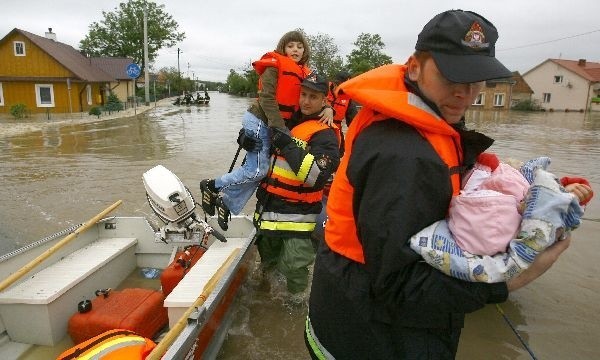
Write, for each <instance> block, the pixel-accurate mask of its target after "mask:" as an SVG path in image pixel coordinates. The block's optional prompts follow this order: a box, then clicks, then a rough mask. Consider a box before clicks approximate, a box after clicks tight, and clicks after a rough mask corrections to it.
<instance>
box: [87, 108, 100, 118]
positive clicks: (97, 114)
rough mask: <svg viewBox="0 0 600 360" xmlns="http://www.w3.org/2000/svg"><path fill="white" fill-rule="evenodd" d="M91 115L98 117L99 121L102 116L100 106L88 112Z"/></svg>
mask: <svg viewBox="0 0 600 360" xmlns="http://www.w3.org/2000/svg"><path fill="white" fill-rule="evenodd" d="M88 114H89V115H96V116H97V117H98V119H100V115H102V109H101V108H100V107H99V106H94V107H92V108H91V109H90V111H89V112H88Z"/></svg>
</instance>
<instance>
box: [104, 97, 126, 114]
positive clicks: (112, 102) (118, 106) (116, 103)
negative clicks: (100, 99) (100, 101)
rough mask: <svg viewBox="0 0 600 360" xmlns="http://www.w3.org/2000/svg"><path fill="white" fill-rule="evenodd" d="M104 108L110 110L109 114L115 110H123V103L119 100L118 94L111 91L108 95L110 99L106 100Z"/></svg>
mask: <svg viewBox="0 0 600 360" xmlns="http://www.w3.org/2000/svg"><path fill="white" fill-rule="evenodd" d="M104 110H106V111H108V113H109V114H110V113H111V112H113V111H121V110H123V103H121V100H119V98H118V97H117V95H115V94H113V93H110V95H108V99H107V100H106V105H105V106H104Z"/></svg>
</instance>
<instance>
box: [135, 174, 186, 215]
mask: <svg viewBox="0 0 600 360" xmlns="http://www.w3.org/2000/svg"><path fill="white" fill-rule="evenodd" d="M142 179H143V181H144V187H145V188H146V194H147V196H148V202H149V203H150V207H151V208H152V210H153V211H154V212H155V213H156V215H157V216H158V217H159V218H160V219H161V220H163V221H164V222H165V223H176V224H184V223H185V222H186V220H188V219H189V218H190V217H192V215H193V214H194V209H195V208H196V203H195V201H194V198H193V197H192V194H191V193H190V192H189V190H188V189H187V188H186V187H185V185H183V183H182V182H181V180H179V178H178V177H177V176H176V175H175V174H173V173H172V172H171V171H170V170H168V169H167V168H165V167H164V166H162V165H157V166H155V167H153V168H152V169H150V170H148V171H146V172H145V173H144V174H143V176H142Z"/></svg>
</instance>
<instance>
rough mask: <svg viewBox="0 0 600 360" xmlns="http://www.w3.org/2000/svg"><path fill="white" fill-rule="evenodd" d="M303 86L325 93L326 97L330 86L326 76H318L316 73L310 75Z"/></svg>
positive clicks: (303, 82)
mask: <svg viewBox="0 0 600 360" xmlns="http://www.w3.org/2000/svg"><path fill="white" fill-rule="evenodd" d="M301 85H302V86H305V87H307V88H309V89H313V90H315V91H318V92H320V93H323V94H325V95H327V92H328V90H329V84H328V82H327V79H326V78H325V77H324V76H322V75H320V74H317V73H316V72H312V73H310V74H309V75H308V76H307V77H306V79H304V80H303V81H302V84H301Z"/></svg>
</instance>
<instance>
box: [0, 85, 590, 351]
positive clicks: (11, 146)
mask: <svg viewBox="0 0 600 360" xmlns="http://www.w3.org/2000/svg"><path fill="white" fill-rule="evenodd" d="M248 103H249V99H245V98H236V97H230V96H228V95H224V94H217V93H215V94H211V103H210V105H209V106H189V107H175V106H164V107H157V108H156V109H155V110H153V111H151V112H149V113H147V114H144V115H143V116H138V117H132V118H126V119H116V120H107V121H102V122H97V123H91V124H83V125H68V126H51V125H48V126H46V127H45V128H44V130H43V131H38V132H33V133H29V134H26V135H20V136H14V137H9V138H1V137H0V150H1V151H0V164H1V166H0V185H1V186H2V190H3V191H2V193H1V195H0V240H1V241H0V251H1V252H2V253H4V252H7V251H9V250H12V249H13V248H15V247H17V246H22V245H24V244H27V243H30V242H32V241H35V240H37V239H39V238H42V237H44V236H46V235H49V234H52V233H54V232H57V231H59V230H62V229H64V228H66V227H68V226H71V225H74V224H78V223H81V222H83V221H85V220H87V219H88V218H90V217H92V216H93V215H95V214H96V213H98V212H99V211H100V210H102V209H104V208H105V207H106V206H108V205H109V204H112V203H114V202H115V201H116V200H117V199H123V200H124V203H123V205H122V206H121V207H120V208H118V209H117V211H116V212H115V214H118V215H126V216H132V215H133V216H141V215H148V217H149V219H150V220H151V221H152V222H154V223H158V221H157V220H156V218H155V217H154V216H153V215H152V214H151V211H150V209H149V207H148V205H147V203H146V197H145V194H144V188H143V185H142V181H141V176H142V173H143V172H144V171H146V170H148V169H150V168H151V167H153V166H155V165H157V164H162V165H164V166H166V167H167V168H169V169H170V170H172V171H173V172H174V173H175V174H177V176H179V178H181V180H182V181H183V182H184V183H186V184H187V185H188V187H189V188H190V190H191V191H192V193H193V194H194V195H195V196H196V197H198V196H199V189H198V182H199V180H200V179H203V178H207V177H212V176H215V175H218V174H221V173H223V172H225V171H227V169H228V168H229V165H230V163H231V161H232V159H233V156H234V154H235V151H236V149H237V144H236V143H235V139H236V135H237V131H238V130H239V127H240V123H241V117H242V114H243V112H244V110H245V109H246V107H247V106H248ZM468 125H469V127H471V128H474V129H477V130H480V131H483V132H485V133H486V134H488V135H489V136H491V137H493V138H494V139H496V143H495V144H494V145H493V147H492V149H491V151H494V152H496V153H497V154H499V155H500V157H501V158H507V157H512V158H516V159H521V160H526V159H529V158H531V157H534V156H539V155H548V156H550V157H551V158H552V165H551V171H553V172H555V173H557V174H558V175H561V176H562V175H567V174H569V175H582V176H585V177H587V178H588V179H589V180H590V181H591V182H592V184H593V186H594V187H595V188H596V189H600V168H599V167H598V165H597V164H598V163H599V162H600V146H599V145H600V114H593V115H592V116H590V115H584V114H580V113H519V112H510V113H493V112H472V113H470V114H469V116H468ZM240 161H241V159H240ZM599 204H600V199H595V202H592V204H591V205H590V206H589V207H588V209H587V210H586V218H590V219H599V218H600V210H599V209H600V205H599ZM252 206H253V204H252V203H250V204H249V205H248V206H247V207H246V209H245V212H246V213H251V211H252ZM591 225H598V223H595V222H588V223H585V224H584V225H583V226H582V228H581V229H580V230H577V233H576V234H578V235H579V234H581V235H580V238H579V239H578V241H577V242H575V243H574V244H573V245H572V246H571V248H570V249H569V251H568V254H566V255H564V256H563V257H564V259H563V258H561V261H560V264H559V265H560V266H558V267H556V266H555V268H556V269H555V268H553V269H552V270H551V271H550V272H549V273H548V274H546V275H545V276H544V277H543V278H542V279H541V280H540V281H538V282H536V283H535V284H533V285H532V286H529V287H527V288H526V289H523V290H521V291H519V292H517V293H515V294H511V297H510V300H509V302H507V303H505V304H503V305H502V308H503V309H504V311H505V313H506V315H507V317H508V318H509V319H510V320H511V321H512V322H513V323H514V324H515V326H516V328H517V329H518V330H519V331H520V332H521V335H522V336H523V337H524V339H525V340H526V341H527V342H528V343H529V344H530V346H531V347H532V349H533V350H534V351H535V353H536V355H537V356H538V358H540V359H545V358H550V359H554V358H593V356H594V354H596V355H597V354H598V353H600V344H599V343H598V341H597V336H598V334H600V311H598V310H600V308H599V305H598V304H600V295H599V294H600V280H597V279H598V277H597V276H596V274H597V273H598V272H599V271H600V269H599V267H598V265H597V264H596V262H595V261H596V260H595V259H596V258H598V255H599V254H598V246H597V242H596V240H598V236H597V234H596V231H600V229H598V227H596V228H592V227H590V226H591ZM589 229H592V230H593V231H592V230H589ZM275 283H276V280H273V279H271V280H269V281H265V278H264V276H263V274H261V273H260V271H258V270H256V271H254V272H253V273H252V274H251V276H250V279H249V281H248V283H247V284H246V285H245V286H244V288H243V292H242V296H241V298H240V301H239V304H238V306H237V308H236V312H235V319H234V327H233V328H232V331H231V332H230V334H229V337H228V339H227V340H226V343H225V346H224V348H223V350H222V352H221V354H220V356H219V358H221V359H248V358H256V359H259V358H260V359H263V358H305V357H306V353H305V350H304V343H303V339H302V329H303V325H304V317H305V315H306V306H298V305H295V304H294V303H290V302H289V301H288V300H287V299H285V297H283V295H282V292H280V291H278V290H277V286H274V284H275ZM459 358H460V359H479V358H482V359H483V358H485V359H488V358H504V359H527V358H529V356H528V354H527V352H526V351H525V350H524V349H523V347H522V346H521V345H520V343H519V342H518V340H517V339H516V336H515V334H514V333H513V332H512V330H511V329H510V328H509V327H508V326H507V325H506V323H505V321H504V319H503V318H502V317H501V316H500V315H499V314H498V312H497V311H496V309H495V307H491V306H490V307H487V308H485V309H483V310H482V311H479V312H476V313H474V314H472V315H469V316H468V319H467V324H466V327H465V329H464V333H463V337H462V339H461V344H460V350H459Z"/></svg>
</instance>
